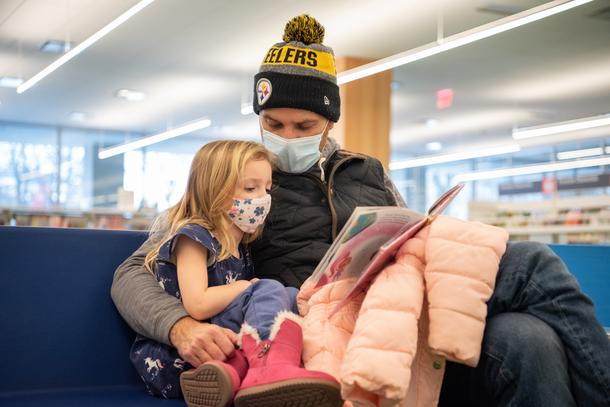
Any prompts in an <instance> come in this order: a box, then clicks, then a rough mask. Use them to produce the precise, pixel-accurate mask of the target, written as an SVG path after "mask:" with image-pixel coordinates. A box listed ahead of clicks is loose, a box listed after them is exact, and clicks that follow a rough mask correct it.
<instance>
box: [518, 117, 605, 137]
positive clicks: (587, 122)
mask: <svg viewBox="0 0 610 407" xmlns="http://www.w3.org/2000/svg"><path fill="white" fill-rule="evenodd" d="M609 125H610V114H603V115H600V116H594V117H585V118H583V119H577V120H570V121H567V122H560V123H552V124H545V125H543V126H535V127H527V128H523V129H515V130H513V139H515V140H522V139H526V138H532V137H541V136H548V135H551V134H559V133H567V132H570V131H578V130H585V129H592V128H594V127H601V126H609Z"/></svg>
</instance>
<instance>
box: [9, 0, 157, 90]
mask: <svg viewBox="0 0 610 407" xmlns="http://www.w3.org/2000/svg"><path fill="white" fill-rule="evenodd" d="M153 1H155V0H142V1H140V2H139V3H138V4H136V5H135V6H133V7H132V8H130V9H129V10H127V11H126V12H124V13H123V14H121V15H120V16H118V17H117V18H115V19H114V20H112V21H111V22H110V23H108V24H107V25H106V26H105V27H103V28H102V29H101V30H99V31H97V32H96V33H95V34H93V35H92V36H90V37H89V38H87V39H86V40H84V41H83V42H81V43H80V44H78V45H77V46H76V47H74V48H72V49H71V50H70V51H68V52H66V53H65V54H63V55H62V56H61V57H59V58H58V59H57V60H55V61H54V62H53V63H51V65H49V66H47V67H46V68H44V69H43V70H42V71H40V72H38V73H37V74H36V75H34V76H32V77H31V78H30V79H28V80H27V81H26V82H25V83H24V84H22V85H21V86H19V87H18V88H17V93H23V92H25V91H26V90H28V89H30V88H31V87H32V86H34V85H35V84H37V83H38V82H39V81H41V80H42V79H43V78H45V77H46V76H47V75H49V74H51V73H52V72H53V71H55V70H56V69H57V68H59V67H60V66H62V65H63V64H65V63H66V62H68V61H70V60H71V59H72V58H74V57H75V56H77V55H78V54H80V53H81V52H83V51H84V50H86V49H87V48H89V47H90V46H91V45H93V44H95V43H96V42H97V41H98V40H100V39H102V38H103V37H105V36H106V35H107V34H108V33H110V32H111V31H112V30H114V29H115V28H117V27H118V26H120V25H121V24H123V23H124V22H125V21H127V20H129V19H130V18H131V17H133V16H134V15H136V14H137V13H138V12H140V11H141V10H142V9H144V8H145V7H146V6H148V5H149V4H150V3H152V2H153Z"/></svg>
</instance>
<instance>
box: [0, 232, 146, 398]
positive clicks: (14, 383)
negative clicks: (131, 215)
mask: <svg viewBox="0 0 610 407" xmlns="http://www.w3.org/2000/svg"><path fill="white" fill-rule="evenodd" d="M145 239H146V234H145V233H142V232H128V231H107V230H83V229H52V228H29V227H0V253H2V259H1V261H2V266H1V267H0V276H1V280H0V281H2V288H3V289H2V295H0V309H1V310H2V312H1V313H0V326H1V327H2V335H0V348H1V349H2V352H3V361H2V366H3V368H2V369H0V394H2V393H6V392H19V391H24V390H27V391H32V390H45V389H53V388H74V387H81V386H115V385H139V386H140V388H141V391H142V392H144V387H143V385H142V383H141V380H140V378H139V377H138V376H137V375H136V373H135V369H134V368H133V367H132V365H131V363H130V361H129V348H130V346H131V343H132V340H133V337H134V333H133V331H131V329H129V327H128V326H127V325H126V324H125V323H124V322H123V319H122V318H121V317H120V315H119V314H118V312H117V311H116V308H115V307H114V304H113V302H112V299H111V298H110V286H111V283H112V276H113V273H114V270H115V269H116V267H117V266H118V265H119V264H120V263H121V262H122V261H123V260H124V259H125V258H127V257H128V256H129V255H130V254H131V253H132V252H133V251H134V250H135V249H136V248H137V247H138V246H139V245H140V244H141V243H142V242H143V241H144V240H145Z"/></svg>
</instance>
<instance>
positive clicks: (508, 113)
mask: <svg viewBox="0 0 610 407" xmlns="http://www.w3.org/2000/svg"><path fill="white" fill-rule="evenodd" d="M136 3H137V0H104V1H95V0H2V1H1V2H0V76H19V77H23V78H25V79H28V78H30V77H31V76H33V75H34V74H36V73H37V72H39V71H40V70H41V69H43V68H44V67H45V66H47V65H48V64H50V63H51V62H52V61H53V60H55V59H56V58H57V57H58V56H57V55H56V54H47V53H43V52H41V51H40V50H39V48H40V45H41V44H42V43H44V42H45V41H47V40H53V39H55V40H68V41H72V42H75V43H78V42H80V41H82V40H84V39H85V38H87V37H88V36H90V35H91V34H93V33H94V32H96V31H97V30H99V29H100V28H101V27H103V26H104V25H105V24H107V23H108V22H110V21H111V20H112V19H114V18H115V17H117V16H118V15H120V14H121V13H123V12H124V11H126V10H127V9H129V8H130V7H131V6H132V5H134V4H136ZM543 3H545V1H530V0H511V1H508V0H504V3H499V2H492V1H475V0H463V1H449V0H445V1H441V0H439V1H436V2H431V1H429V0H427V1H425V0H411V1H404V0H384V1H381V2H379V1H364V0H351V1H346V0H334V1H321V0H314V1H308V2H306V3H304V2H302V1H298V2H297V1H293V0H281V1H280V0H270V1H258V2H252V1H245V0H244V1H231V2H227V1H200V0H156V1H155V2H154V3H152V4H151V5H150V6H148V7H147V8H145V9H144V10H143V11H142V12H140V13H138V14H137V15H136V16H134V17H133V18H132V19H130V20H129V21H127V22H126V23H125V24H123V25H121V26H120V27H118V28H117V29H116V30H114V31H113V32H111V33H110V34H109V35H107V36H106V37H104V38H103V39H102V40H100V41H99V42H97V43H95V44H94V45H93V46H91V47H90V48H89V49H87V50H85V51H84V52H83V53H82V54H80V55H78V56H77V57H76V58H74V59H73V60H71V61H70V62H68V63H67V64H66V65H64V66H62V67H61V68H59V69H58V70H57V71H55V72H53V73H52V74H51V75H49V76H48V77H47V78H45V79H43V80H42V81H41V82H40V83H38V84H37V85H36V86H34V87H33V88H31V89H30V90H28V91H26V92H25V93H23V94H17V93H16V92H15V90H14V89H8V88H0V102H1V104H0V121H7V122H22V123H41V124H51V125H60V126H72V127H74V126H76V127H87V128H102V129H119V130H126V131H132V132H140V133H155V132H159V131H163V130H165V129H167V128H168V127H172V126H176V125H179V124H181V123H185V122H189V121H192V120H196V119H199V118H210V119H211V120H212V123H213V125H212V126H211V127H210V128H208V129H204V130H201V131H199V132H197V133H196V137H202V138H213V137H214V138H216V137H253V138H254V137H257V136H256V134H257V133H258V125H257V118H256V116H254V115H248V116H243V115H241V114H240V107H241V103H242V102H243V101H247V100H249V99H250V91H251V90H250V86H251V78H252V76H253V73H254V72H256V70H257V68H258V65H259V63H260V61H261V59H262V57H263V55H264V54H265V52H266V51H267V49H268V48H269V46H270V45H272V44H273V43H274V42H278V41H280V39H281V35H282V31H283V26H284V24H285V22H286V21H287V20H288V19H289V18H291V17H293V16H294V15H297V14H300V13H304V12H306V13H309V14H311V15H313V16H315V17H316V18H317V19H319V20H320V21H321V22H322V24H324V25H325V27H326V38H325V43H326V44H328V45H331V46H332V47H333V49H334V51H335V54H336V55H337V56H358V57H367V58H371V59H379V58H383V57H387V56H390V55H393V54H396V53H398V52H402V51H405V50H408V49H411V48H415V47H418V46H420V45H424V44H427V43H430V42H432V41H434V40H436V38H437V28H438V25H437V23H438V22H439V21H442V30H443V33H444V35H445V36H448V35H451V34H455V33H458V32H461V31H464V30H467V29H470V28H473V27H477V26H479V25H482V24H485V23H488V22H491V21H494V20H496V19H498V18H501V17H504V16H506V15H507V14H509V13H511V12H518V11H521V10H524V9H527V8H530V7H534V6H537V5H540V4H543ZM608 8H610V1H608V0H596V1H594V2H593V3H590V4H588V5H584V6H581V7H578V8H576V9H574V10H572V11H568V12H565V13H562V14H560V15H557V16H554V17H550V18H548V19H545V20H542V21H539V22H536V23H533V24H530V25H528V26H525V27H521V28H519V29H516V30H512V31H510V32H507V33H504V34H501V35H498V36H496V37H493V38H489V39H486V40H483V41H480V42H477V43H474V44H471V45H468V46H465V47H461V48H458V49H455V50H453V51H449V52H446V53H443V54H440V55H437V56H434V57H431V58H428V59H425V60H422V61H419V62H416V63H413V64H409V65H406V66H403V67H399V68H396V69H395V70H394V91H393V97H392V117H393V118H392V143H393V155H394V157H395V158H400V157H406V156H412V155H421V154H429V152H427V151H426V150H425V148H424V145H425V143H426V142H428V141H439V142H441V143H442V144H443V146H444V150H447V151H450V150H451V149H456V148H464V146H466V145H473V144H480V143H492V142H494V143H495V142H503V141H504V140H506V141H509V140H510V130H511V129H512V128H513V127H523V126H529V125H535V124H541V123H547V122H554V121H559V120H568V119H575V118H580V117H586V116H592V115H596V114H602V113H608V112H610V19H608V18H604V14H603V13H601V11H603V10H606V15H605V16H606V17H607V16H608V12H607V9H608ZM596 13H597V14H598V15H596ZM448 87H449V88H452V89H453V90H454V92H455V97H454V103H453V105H452V106H451V107H450V108H447V109H443V110H438V109H437V108H436V106H435V101H436V92H437V90H439V89H443V88H448ZM121 88H128V89H135V90H140V91H143V92H145V93H146V94H147V98H146V100H145V101H143V102H138V103H135V102H127V101H125V100H121V99H118V98H116V97H115V93H116V91H117V90H118V89H121ZM72 112H84V113H85V114H86V118H85V120H84V121H82V122H74V121H72V120H71V119H70V113H72ZM428 119H435V120H436V121H437V125H436V126H435V127H428V126H426V120H428ZM597 133H599V131H598V132H597ZM597 133H596V134H597ZM600 134H601V133H600ZM602 135H603V134H602Z"/></svg>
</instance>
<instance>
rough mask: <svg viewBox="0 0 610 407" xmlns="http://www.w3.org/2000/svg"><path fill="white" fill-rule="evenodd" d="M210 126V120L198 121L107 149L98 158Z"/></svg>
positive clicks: (101, 158) (99, 153)
mask: <svg viewBox="0 0 610 407" xmlns="http://www.w3.org/2000/svg"><path fill="white" fill-rule="evenodd" d="M210 124H212V122H211V121H210V120H209V119H203V120H198V121H196V122H193V123H190V124H186V125H183V126H180V127H176V128H175V129H172V130H168V131H165V132H163V133H159V134H155V135H154V136H148V137H144V138H141V139H139V140H135V141H131V142H129V143H125V144H119V145H117V146H114V147H109V148H105V149H103V150H100V152H98V154H97V157H98V158H99V159H100V160H103V159H105V158H109V157H112V156H115V155H119V154H123V153H126V152H128V151H132V150H137V149H138V148H142V147H146V146H149V145H151V144H155V143H160V142H161V141H165V140H169V139H171V138H174V137H178V136H182V135H183V134H187V133H192V132H194V131H196V130H201V129H205V128H206V127H209V126H210Z"/></svg>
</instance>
